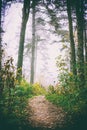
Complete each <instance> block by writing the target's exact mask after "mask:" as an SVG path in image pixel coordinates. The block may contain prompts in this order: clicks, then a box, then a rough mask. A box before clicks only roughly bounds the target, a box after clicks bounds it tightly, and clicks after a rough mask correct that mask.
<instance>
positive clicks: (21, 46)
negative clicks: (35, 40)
mask: <svg viewBox="0 0 87 130" xmlns="http://www.w3.org/2000/svg"><path fill="white" fill-rule="evenodd" d="M29 12H30V0H24V5H23V14H22V24H21V31H20V41H19V52H18V63H17V69H18V74H17V77H19V78H20V77H21V76H22V66H23V52H24V41H25V33H26V25H27V21H28V17H29Z"/></svg>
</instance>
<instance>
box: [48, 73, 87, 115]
mask: <svg viewBox="0 0 87 130" xmlns="http://www.w3.org/2000/svg"><path fill="white" fill-rule="evenodd" d="M86 92H87V87H85V88H83V89H79V87H78V79H77V77H76V76H74V75H73V73H72V72H66V73H65V72H64V73H62V74H61V75H60V84H57V85H56V86H55V87H54V88H53V87H52V89H51V91H50V90H49V91H48V94H47V96H46V97H47V99H48V100H49V101H51V102H52V103H54V104H56V105H58V106H61V107H62V108H63V109H64V110H65V111H67V112H69V113H71V114H72V113H84V112H85V111H86V108H87V105H86V104H87V96H86V95H87V94H86Z"/></svg>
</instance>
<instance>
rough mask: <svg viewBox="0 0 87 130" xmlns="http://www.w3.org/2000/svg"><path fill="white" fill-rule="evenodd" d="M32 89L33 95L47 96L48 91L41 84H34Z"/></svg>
mask: <svg viewBox="0 0 87 130" xmlns="http://www.w3.org/2000/svg"><path fill="white" fill-rule="evenodd" d="M32 87H33V93H34V94H35V95H44V94H46V90H45V89H44V88H43V87H42V86H41V85H40V84H39V83H35V84H33V86H32Z"/></svg>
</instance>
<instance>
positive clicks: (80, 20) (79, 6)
mask: <svg viewBox="0 0 87 130" xmlns="http://www.w3.org/2000/svg"><path fill="white" fill-rule="evenodd" d="M83 14H84V12H83V1H82V0H78V1H76V20H77V39H78V78H79V87H80V88H82V87H84V84H85V78H84V54H83V53H84V51H83V46H84V42H83V26H84V16H83Z"/></svg>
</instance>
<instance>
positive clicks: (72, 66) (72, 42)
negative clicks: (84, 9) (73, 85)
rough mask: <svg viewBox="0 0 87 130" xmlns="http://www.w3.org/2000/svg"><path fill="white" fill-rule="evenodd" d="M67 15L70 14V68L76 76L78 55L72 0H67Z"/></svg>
mask: <svg viewBox="0 0 87 130" xmlns="http://www.w3.org/2000/svg"><path fill="white" fill-rule="evenodd" d="M67 14H68V22H69V37H70V49H71V51H70V55H71V58H70V60H71V61H70V67H71V71H72V72H73V74H74V75H77V70H76V54H75V44H74V37H73V23H72V16H71V15H72V13H71V5H70V0H67Z"/></svg>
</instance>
